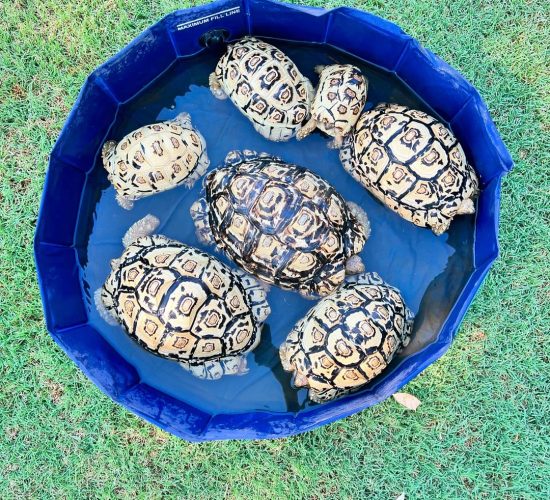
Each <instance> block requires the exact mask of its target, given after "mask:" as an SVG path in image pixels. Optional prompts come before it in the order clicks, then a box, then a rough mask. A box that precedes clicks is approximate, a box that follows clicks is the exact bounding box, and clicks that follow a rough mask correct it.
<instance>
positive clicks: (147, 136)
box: [102, 113, 210, 209]
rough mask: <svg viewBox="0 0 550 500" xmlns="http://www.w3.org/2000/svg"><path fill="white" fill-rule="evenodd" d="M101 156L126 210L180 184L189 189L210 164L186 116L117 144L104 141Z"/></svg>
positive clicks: (142, 130) (203, 144) (150, 127)
mask: <svg viewBox="0 0 550 500" xmlns="http://www.w3.org/2000/svg"><path fill="white" fill-rule="evenodd" d="M102 157H103V165H104V167H105V169H106V170H107V175H108V178H109V181H110V182H111V183H112V184H113V186H114V188H115V190H116V192H117V194H116V199H117V201H118V203H119V205H120V206H121V207H123V208H126V209H130V208H132V206H133V202H134V201H135V200H138V199H140V198H144V197H146V196H151V195H152V194H155V193H160V192H162V191H167V190H168V189H172V188H174V187H176V186H179V185H181V184H184V185H185V186H187V187H191V186H192V185H193V184H194V183H195V181H197V180H198V179H199V177H201V176H202V175H203V174H204V173H205V172H206V170H207V168H208V165H209V164H210V162H209V160H208V156H207V154H206V142H205V140H204V138H203V136H202V135H201V134H200V133H199V131H198V130H197V129H195V128H193V126H192V125H191V117H190V116H189V114H188V113H180V114H179V115H178V116H176V117H175V118H174V119H173V120H168V121H165V122H160V123H154V124H152V125H145V126H143V127H140V128H138V129H137V130H134V131H133V132H130V133H129V134H128V135H126V136H125V137H123V138H122V139H121V140H120V141H119V142H118V143H117V142H116V141H107V142H106V143H105V144H104V145H103V150H102Z"/></svg>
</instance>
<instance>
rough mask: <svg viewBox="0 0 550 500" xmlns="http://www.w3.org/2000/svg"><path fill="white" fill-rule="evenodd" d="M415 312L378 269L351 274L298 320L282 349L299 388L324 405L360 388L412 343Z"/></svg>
mask: <svg viewBox="0 0 550 500" xmlns="http://www.w3.org/2000/svg"><path fill="white" fill-rule="evenodd" d="M412 327H413V314H412V312H411V311H410V310H409V309H408V308H407V306H406V305H405V302H404V301H403V297H402V296H401V294H400V292H399V290H397V289H396V288H394V287H392V286H390V285H388V284H387V283H385V282H384V281H383V280H382V279H381V278H380V276H378V275H377V274H376V273H365V274H362V275H359V276H352V277H351V278H348V280H347V281H346V283H345V284H344V285H342V286H341V287H340V288H339V289H338V290H337V291H336V292H335V293H333V294H332V295H330V296H328V297H325V298H324V299H322V300H320V301H319V302H318V303H317V304H316V305H315V306H314V307H313V308H311V309H310V310H309V312H308V313H307V314H306V316H305V317H304V318H303V319H301V320H300V321H298V323H297V324H296V326H295V327H294V329H293V330H292V331H291V332H290V333H289V335H288V337H287V339H286V340H285V342H283V344H282V345H281V347H280V350H279V354H280V357H281V363H282V365H283V368H284V369H285V370H286V371H290V372H294V379H293V383H294V386H296V387H308V388H309V393H308V394H309V398H310V399H311V400H312V401H314V402H316V403H322V402H324V401H329V400H331V399H334V398H337V397H340V396H343V395H344V394H348V393H350V392H352V391H355V390H357V389H359V388H360V387H362V386H363V385H365V384H367V383H368V382H370V381H371V380H373V379H374V378H375V377H377V376H378V375H380V373H381V372H382V371H383V370H384V369H385V368H386V367H387V366H388V364H389V363H390V362H391V360H392V359H393V357H394V356H395V354H396V353H397V352H399V350H400V349H401V348H402V347H403V346H406V345H407V344H408V343H409V340H410V335H411V332H412Z"/></svg>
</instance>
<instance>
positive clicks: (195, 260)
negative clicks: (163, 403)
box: [101, 235, 269, 379]
mask: <svg viewBox="0 0 550 500" xmlns="http://www.w3.org/2000/svg"><path fill="white" fill-rule="evenodd" d="M101 299H102V302H103V305H104V306H105V308H106V310H107V312H108V313H110V314H111V315H112V316H114V317H115V318H116V319H117V320H118V322H119V323H120V324H121V325H122V326H123V328H124V330H125V331H126V332H127V333H128V334H129V335H130V337H132V338H134V339H135V340H136V341H137V342H138V343H139V344H140V345H141V346H143V347H144V348H145V349H147V350H148V351H151V352H153V353H155V354H157V355H159V356H162V357H165V358H172V359H175V360H178V361H180V363H181V364H182V366H183V367H184V368H186V369H187V370H189V371H191V373H193V374H194V375H196V376H198V377H200V378H207V379H216V378H219V377H221V376H222V375H223V374H236V373H243V372H244V371H245V370H246V360H245V359H244V357H243V355H244V354H246V353H247V352H249V351H251V350H253V349H254V348H255V347H256V346H257V345H258V343H259V341H260V333H261V325H262V323H263V321H264V320H265V318H266V317H267V315H268V314H269V306H268V305H267V301H266V294H265V291H264V290H263V289H262V288H261V287H260V286H259V285H258V283H257V282H256V281H255V280H254V279H253V278H251V277H250V276H246V275H244V273H242V272H240V271H236V272H234V271H232V270H231V269H229V268H228V267H227V266H226V265H225V264H223V263H222V262H220V261H219V260H218V259H216V258H215V257H213V256H210V255H208V254H206V253H204V252H201V251H200V250H197V249H196V248H193V247H190V246H187V245H185V244H183V243H180V242H178V241H175V240H171V239H169V238H167V237H165V236H162V235H152V236H141V237H139V238H138V239H137V240H136V241H134V242H133V243H131V244H130V245H129V246H128V247H127V248H126V250H125V251H124V253H123V254H122V256H121V257H120V258H119V259H117V260H115V261H114V262H113V270H112V271H111V273H110V274H109V276H108V278H107V280H106V282H105V284H104V286H103V288H102V289H101Z"/></svg>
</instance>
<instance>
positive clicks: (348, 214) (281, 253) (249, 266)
mask: <svg viewBox="0 0 550 500" xmlns="http://www.w3.org/2000/svg"><path fill="white" fill-rule="evenodd" d="M204 191H205V194H204V198H202V199H200V200H198V201H197V202H195V203H194V204H193V206H192V207H191V217H192V218H193V219H194V221H195V226H196V228H197V234H198V237H199V238H200V239H201V240H202V241H204V242H205V243H211V244H217V245H218V247H219V248H220V249H222V250H223V251H224V252H225V253H226V254H227V255H228V256H229V257H230V258H231V259H232V260H233V261H234V262H236V263H237V264H238V265H239V266H241V267H242V268H243V269H244V270H245V271H247V272H249V273H251V274H253V275H255V276H257V277H258V278H260V279H262V280H263V281H265V282H267V283H273V284H276V285H278V286H280V287H282V288H286V289H292V290H297V291H299V292H300V293H301V294H302V295H304V296H306V297H308V296H317V295H320V296H324V295H327V294H329V293H331V292H332V291H334V290H335V289H336V288H337V287H338V286H339V285H340V284H341V283H342V282H343V281H344V278H345V274H346V271H347V272H348V273H357V272H362V271H363V270H364V268H363V264H362V262H361V259H360V257H359V256H358V255H357V254H358V253H359V252H360V251H361V250H362V248H363V245H364V244H365V241H366V239H367V238H368V235H369V223H368V218H367V215H366V214H365V213H364V212H363V210H362V209H361V208H359V207H358V206H357V205H355V204H353V203H346V202H345V201H344V200H343V199H342V197H341V196H340V195H339V194H338V192H337V191H336V190H335V189H334V188H333V187H332V186H331V185H330V184H328V183H327V182H326V181H325V180H323V179H322V178H321V177H319V176H318V175H316V174H314V173H313V172H311V171H310V170H307V169H305V168H303V167H299V166H297V165H294V164H291V163H286V162H284V161H283V160H281V159H280V158H277V157H274V156H270V155H269V154H266V153H262V154H258V153H256V152H254V151H243V152H239V151H232V152H230V153H229V154H228V155H227V157H226V159H225V163H224V165H223V166H222V167H220V168H218V169H216V170H213V171H212V172H211V173H210V174H209V175H208V176H207V177H205V180H204Z"/></svg>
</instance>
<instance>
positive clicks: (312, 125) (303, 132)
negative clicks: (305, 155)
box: [296, 117, 317, 141]
mask: <svg viewBox="0 0 550 500" xmlns="http://www.w3.org/2000/svg"><path fill="white" fill-rule="evenodd" d="M316 128H317V120H315V118H313V117H312V118H310V120H309V121H308V122H307V123H306V124H305V125H304V126H303V127H302V128H301V129H300V130H298V133H297V134H296V139H298V140H299V141H301V140H302V139H303V138H304V137H307V136H308V135H309V134H311V132H313V131H314V130H315V129H316Z"/></svg>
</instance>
